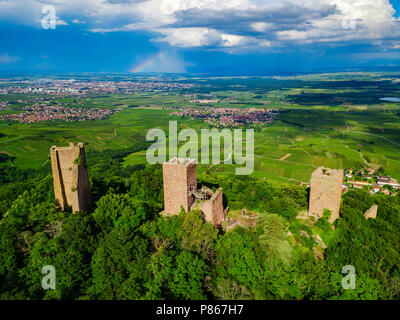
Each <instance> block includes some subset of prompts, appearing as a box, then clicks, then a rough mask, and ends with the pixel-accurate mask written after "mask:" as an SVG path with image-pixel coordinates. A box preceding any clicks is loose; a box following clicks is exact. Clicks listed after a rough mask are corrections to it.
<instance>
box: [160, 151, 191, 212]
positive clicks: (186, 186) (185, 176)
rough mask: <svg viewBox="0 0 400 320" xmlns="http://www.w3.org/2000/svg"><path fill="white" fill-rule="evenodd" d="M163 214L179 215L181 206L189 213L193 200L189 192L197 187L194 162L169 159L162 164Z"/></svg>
mask: <svg viewBox="0 0 400 320" xmlns="http://www.w3.org/2000/svg"><path fill="white" fill-rule="evenodd" d="M163 182H164V213H165V214H179V212H180V211H181V206H183V208H184V209H185V210H186V211H189V210H190V208H191V206H192V204H193V203H194V201H195V199H194V197H192V196H189V191H190V190H191V189H193V188H194V189H195V188H196V186H197V173H196V162H195V160H188V159H178V158H174V159H171V160H170V161H169V162H166V163H164V164H163Z"/></svg>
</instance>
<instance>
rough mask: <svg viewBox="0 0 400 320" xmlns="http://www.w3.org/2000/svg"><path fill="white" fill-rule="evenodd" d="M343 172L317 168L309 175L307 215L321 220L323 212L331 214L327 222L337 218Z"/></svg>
mask: <svg viewBox="0 0 400 320" xmlns="http://www.w3.org/2000/svg"><path fill="white" fill-rule="evenodd" d="M342 184H343V170H334V169H329V168H324V167H319V168H318V169H317V170H315V171H314V172H313V173H312V175H311V183H310V203H309V210H308V214H309V215H310V216H314V217H317V218H321V217H322V216H323V214H324V210H325V209H327V210H329V211H330V212H331V216H330V218H329V222H330V223H333V222H334V221H335V220H336V219H338V218H339V209H340V200H341V197H342Z"/></svg>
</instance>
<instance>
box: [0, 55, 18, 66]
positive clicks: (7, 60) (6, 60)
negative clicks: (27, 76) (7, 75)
mask: <svg viewBox="0 0 400 320" xmlns="http://www.w3.org/2000/svg"><path fill="white" fill-rule="evenodd" d="M18 60H19V58H18V57H12V56H9V55H8V54H7V53H3V54H0V63H1V64H11V63H14V62H17V61H18Z"/></svg>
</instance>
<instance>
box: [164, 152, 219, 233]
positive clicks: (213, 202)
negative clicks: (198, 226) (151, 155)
mask: <svg viewBox="0 0 400 320" xmlns="http://www.w3.org/2000/svg"><path fill="white" fill-rule="evenodd" d="M163 182H164V211H163V212H162V213H161V214H163V215H177V214H179V213H180V211H181V207H183V208H184V209H185V211H186V212H189V211H190V210H193V209H196V208H198V209H200V211H201V212H202V213H203V214H204V217H205V220H206V221H207V222H211V223H213V224H214V226H218V225H220V224H221V223H222V222H223V221H224V220H225V212H224V208H223V203H222V189H218V190H217V191H216V192H215V193H214V192H213V191H212V190H211V189H209V188H204V187H203V188H201V189H200V190H198V189H197V168H196V160H195V159H183V158H174V159H171V160H170V161H168V162H165V163H164V164H163Z"/></svg>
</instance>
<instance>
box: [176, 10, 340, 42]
mask: <svg viewBox="0 0 400 320" xmlns="http://www.w3.org/2000/svg"><path fill="white" fill-rule="evenodd" d="M335 13H338V9H337V7H336V5H324V6H322V7H321V8H319V9H311V8H306V7H304V6H300V5H296V4H289V3H286V4H282V5H279V6H274V7H268V8H262V9H248V10H237V9H227V10H212V9H199V8H193V9H188V10H181V11H177V12H176V13H175V14H174V16H175V18H176V19H177V21H176V22H175V23H173V24H171V25H169V26H170V27H176V28H179V27H208V28H214V29H217V30H221V31H224V32H227V33H233V34H241V35H249V34H257V33H260V32H261V31H256V30H254V28H252V24H253V23H257V22H264V23H268V30H267V32H271V31H272V32H276V31H283V30H307V29H309V28H311V25H310V23H309V21H310V20H312V19H319V18H325V17H328V16H330V15H332V14H335Z"/></svg>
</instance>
